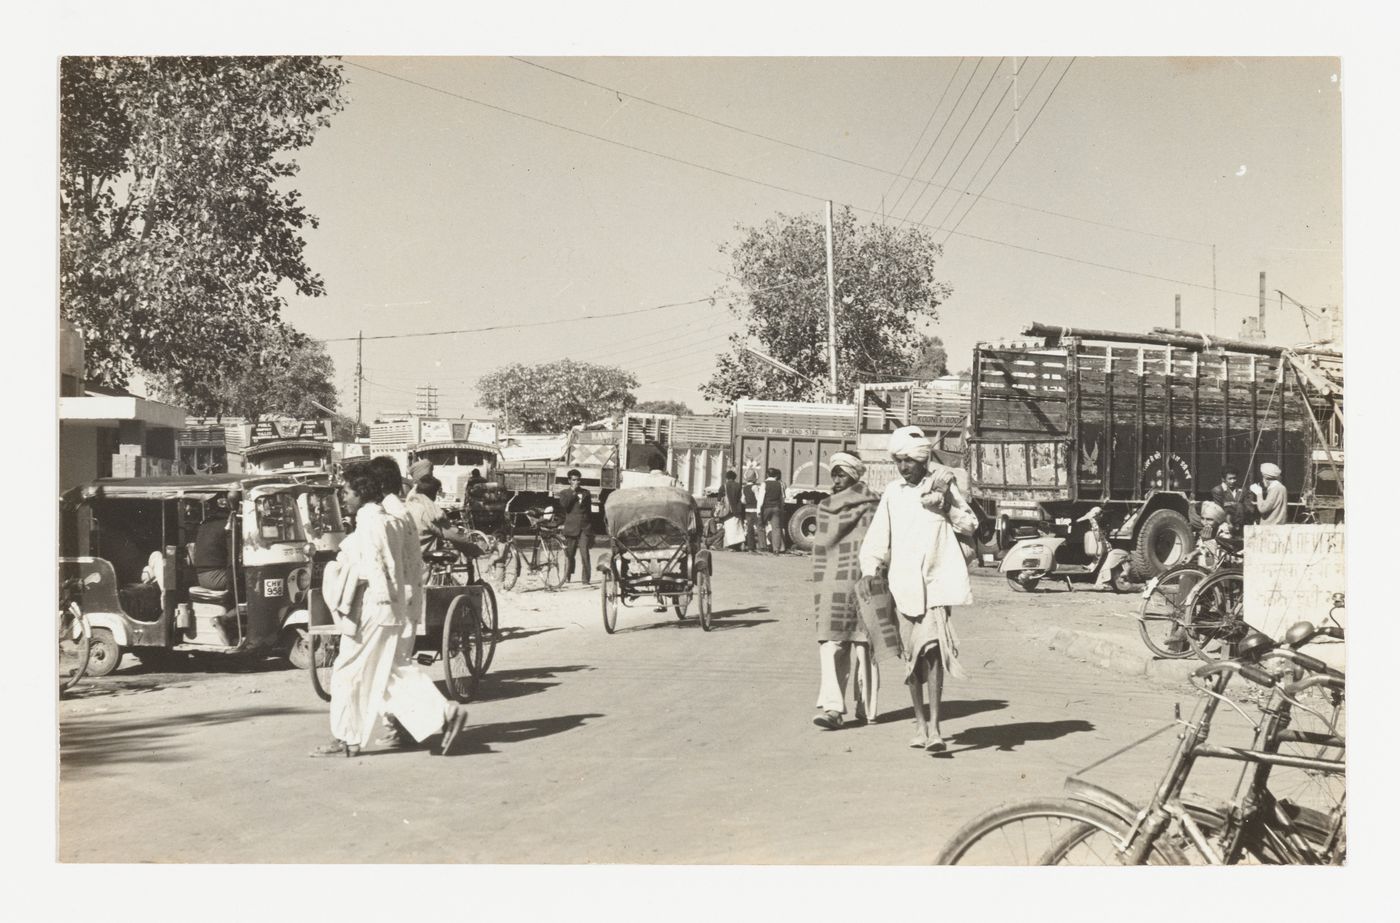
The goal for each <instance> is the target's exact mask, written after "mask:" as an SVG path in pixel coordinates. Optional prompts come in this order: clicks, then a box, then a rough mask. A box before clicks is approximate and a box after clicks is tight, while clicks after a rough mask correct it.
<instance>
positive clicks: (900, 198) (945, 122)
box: [890, 58, 1001, 217]
mask: <svg viewBox="0 0 1400 923" xmlns="http://www.w3.org/2000/svg"><path fill="white" fill-rule="evenodd" d="M985 60H987V59H986V58H978V59H977V66H976V67H974V68H973V69H972V73H971V74H970V75H969V76H968V78H967V83H965V84H963V88H962V90H961V91H960V92H959V93H958V98H957V99H955V100H954V101H953V108H951V109H949V110H948V114H947V115H946V116H944V117H943V124H942V125H940V126H938V134H936V135H934V136H933V143H932V144H930V145H929V146H928V150H926V151H924V156H923V157H921V158H920V159H919V165H918V166H917V167H915V168H914V175H915V176H916V177H917V176H918V175H919V174H920V173H922V172H923V170H924V164H926V163H928V159H929V156H930V155H932V154H933V152H934V151H935V150H936V149H937V148H938V139H939V138H941V137H943V131H944V129H946V128H947V127H948V125H949V123H951V122H952V120H953V114H954V113H956V112H957V111H958V106H960V105H962V100H963V97H964V96H966V95H967V91H968V90H969V89H970V88H971V87H972V84H973V83H974V82H975V81H976V80H977V72H978V71H979V70H981V69H982V62H983V61H985ZM1000 66H1001V65H1000V64H997V65H996V66H994V67H993V68H992V74H993V76H995V74H996V67H1000ZM978 102H981V97H980V96H979V97H978ZM972 108H973V110H975V109H976V108H977V104H976V103H973V105H972ZM968 115H969V116H971V112H969V113H968ZM963 124H964V125H965V124H967V120H966V119H964V120H963ZM958 134H962V127H961V126H959V128H958ZM957 142H958V138H957V135H954V136H953V139H952V140H951V141H949V142H948V150H947V151H944V152H943V156H942V158H940V159H939V161H938V166H937V167H934V168H933V172H932V173H930V174H929V176H928V180H927V182H924V185H923V187H922V188H921V189H919V194H918V196H917V197H916V198H915V199H914V202H913V204H911V205H910V206H909V208H908V210H907V211H906V212H905V215H906V217H907V216H908V215H910V214H913V211H914V209H915V208H916V207H917V206H918V204H919V200H920V199H922V198H923V197H924V193H926V192H928V189H929V186H930V185H931V184H932V183H933V181H934V179H935V178H936V177H937V176H938V171H939V170H940V169H941V168H942V167H943V163H944V162H945V161H946V160H947V159H948V151H951V150H952V149H953V145H955V144H957ZM910 185H912V184H911V183H905V184H904V188H903V189H902V190H900V193H899V196H898V197H897V198H896V199H895V204H894V208H898V207H899V203H900V202H902V201H903V200H904V196H905V194H906V193H907V192H908V191H909V187H910ZM894 208H891V209H890V211H891V212H893V211H894Z"/></svg>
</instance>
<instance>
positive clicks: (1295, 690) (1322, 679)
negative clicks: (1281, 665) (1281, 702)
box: [1283, 673, 1347, 698]
mask: <svg viewBox="0 0 1400 923" xmlns="http://www.w3.org/2000/svg"><path fill="white" fill-rule="evenodd" d="M1316 686H1326V687H1327V688H1329V689H1331V690H1333V691H1334V692H1346V691H1347V681H1346V677H1345V676H1329V675H1327V674H1322V673H1318V674H1315V675H1313V676H1309V677H1306V678H1304V679H1300V680H1298V681H1297V682H1296V683H1289V684H1288V685H1286V686H1284V687H1283V691H1284V692H1286V693H1287V694H1288V695H1289V696H1291V697H1293V698H1297V697H1298V695H1299V694H1301V693H1303V692H1306V691H1307V690H1309V689H1312V688H1314V687H1316Z"/></svg>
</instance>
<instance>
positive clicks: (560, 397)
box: [477, 359, 638, 433]
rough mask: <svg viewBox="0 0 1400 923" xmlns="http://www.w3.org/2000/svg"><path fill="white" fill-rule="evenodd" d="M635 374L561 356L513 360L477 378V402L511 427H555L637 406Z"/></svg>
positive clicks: (558, 429) (551, 429)
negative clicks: (547, 359) (535, 362)
mask: <svg viewBox="0 0 1400 923" xmlns="http://www.w3.org/2000/svg"><path fill="white" fill-rule="evenodd" d="M637 384H638V383H637V377H636V376H635V375H633V374H632V373H631V372H628V371H626V370H625V369H620V368H616V367H614V366H608V365H593V364H592V363H589V362H575V361H574V360H572V359H560V360H558V361H556V362H545V363H542V364H540V365H525V364H523V363H515V364H513V365H508V366H505V367H504V368H499V369H496V370H495V371H493V372H490V373H489V374H487V375H484V376H483V377H482V378H481V379H480V380H478V381H477V391H478V392H479V394H480V398H479V400H478V403H480V404H481V406H482V407H486V408H488V409H490V410H494V411H496V412H497V413H499V414H500V415H501V416H502V417H503V418H507V419H508V421H509V424H510V428H511V430H513V431H515V432H526V433H559V432H563V431H564V430H567V429H568V428H569V427H571V426H577V425H578V424H581V423H588V422H591V421H593V420H597V419H600V418H602V417H605V416H608V415H609V414H619V413H623V412H625V411H627V410H630V409H631V408H632V407H634V406H636V403H637V398H636V395H634V394H633V393H632V392H633V391H634V390H636V388H637Z"/></svg>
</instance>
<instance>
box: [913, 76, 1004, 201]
mask: <svg viewBox="0 0 1400 923" xmlns="http://www.w3.org/2000/svg"><path fill="white" fill-rule="evenodd" d="M1002 60H1003V61H1005V60H1006V59H1005V58H1002ZM992 79H993V80H995V79H996V74H993V75H992ZM987 86H988V87H990V86H991V84H990V83H988V84H987ZM982 92H984V93H985V92H986V90H983V91H982ZM1010 93H1011V82H1010V81H1007V83H1006V89H1004V90H1002V91H1001V96H999V97H997V102H996V105H995V106H993V107H992V111H991V112H990V113H988V115H987V120H986V121H984V122H983V123H982V127H981V128H979V129H978V130H977V137H975V138H973V139H972V143H971V144H969V145H968V146H967V150H966V151H963V155H962V159H961V160H959V161H958V165H957V166H956V167H954V168H953V172H952V173H950V174H948V182H950V183H951V182H952V181H953V180H955V179H957V176H958V171H959V170H961V169H962V165H963V164H965V163H967V158H968V156H969V155H970V154H971V153H972V151H973V149H975V148H976V147H977V142H978V141H981V140H982V133H983V132H985V131H986V130H987V126H988V125H991V124H992V119H994V118H996V114H997V110H998V109H1000V108H1001V104H1002V103H1003V102H1005V101H1006V97H1007V96H1008V95H1009V94H1010ZM978 102H981V99H980V98H979V99H978ZM947 191H948V187H947V186H945V187H943V188H942V189H940V190H938V195H937V196H935V197H934V200H933V204H931V205H930V206H929V207H928V211H926V212H924V217H923V218H922V219H920V220H921V221H926V220H928V216H929V215H931V214H933V210H934V209H935V208H937V207H938V203H939V202H941V201H943V194H944V193H945V192H947ZM956 201H957V200H956V199H954V202H956Z"/></svg>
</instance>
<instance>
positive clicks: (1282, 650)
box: [1265, 647, 1346, 680]
mask: <svg viewBox="0 0 1400 923" xmlns="http://www.w3.org/2000/svg"><path fill="white" fill-rule="evenodd" d="M1265 656H1268V657H1282V658H1283V659H1285V660H1291V661H1292V662H1293V663H1296V664H1297V665H1298V666H1300V667H1302V668H1303V669H1304V670H1307V671H1308V672H1309V673H1318V674H1321V675H1324V676H1330V677H1332V678H1334V679H1340V680H1345V679H1346V674H1345V673H1343V672H1342V671H1341V670H1338V669H1336V668H1335V667H1330V666H1328V665H1327V664H1326V663H1325V662H1324V661H1321V660H1318V659H1317V658H1316V657H1313V656H1311V655H1309V654H1304V653H1303V652H1302V651H1295V650H1293V649H1291V648H1287V647H1278V648H1274V649H1273V650H1271V651H1269V653H1268V654H1267V655H1265Z"/></svg>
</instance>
